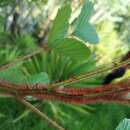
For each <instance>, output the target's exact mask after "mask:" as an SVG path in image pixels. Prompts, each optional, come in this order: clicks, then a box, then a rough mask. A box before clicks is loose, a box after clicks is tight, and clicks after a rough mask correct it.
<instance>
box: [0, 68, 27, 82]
mask: <svg viewBox="0 0 130 130" xmlns="http://www.w3.org/2000/svg"><path fill="white" fill-rule="evenodd" d="M0 79H2V80H7V81H9V82H12V83H19V82H22V81H24V80H25V76H24V74H23V73H22V71H21V70H19V69H18V67H10V68H8V69H6V70H2V71H0Z"/></svg>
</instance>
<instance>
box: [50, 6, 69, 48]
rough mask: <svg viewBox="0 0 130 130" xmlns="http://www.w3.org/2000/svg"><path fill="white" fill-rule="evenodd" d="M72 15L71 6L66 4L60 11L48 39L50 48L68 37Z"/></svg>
mask: <svg viewBox="0 0 130 130" xmlns="http://www.w3.org/2000/svg"><path fill="white" fill-rule="evenodd" d="M70 15H71V6H70V4H66V5H65V6H63V7H62V8H61V9H59V11H58V14H57V16H56V18H55V20H54V22H53V26H52V29H51V31H50V33H49V37H48V42H49V45H50V47H55V46H56V45H57V44H58V43H59V42H60V41H62V40H63V39H64V38H65V36H66V35H67V32H68V28H69V18H70Z"/></svg>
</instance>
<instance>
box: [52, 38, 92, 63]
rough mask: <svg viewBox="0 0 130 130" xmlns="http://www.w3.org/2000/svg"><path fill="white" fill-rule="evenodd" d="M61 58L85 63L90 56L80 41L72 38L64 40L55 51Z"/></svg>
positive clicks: (87, 49)
mask: <svg viewBox="0 0 130 130" xmlns="http://www.w3.org/2000/svg"><path fill="white" fill-rule="evenodd" d="M54 50H55V51H56V52H58V53H60V54H61V55H62V56H65V57H69V58H71V59H73V60H76V61H79V62H80V61H85V60H87V59H88V57H89V56H90V54H91V52H90V50H89V48H88V47H87V46H86V45H85V44H84V43H83V42H81V41H79V40H77V39H74V38H66V39H64V40H63V41H62V42H61V44H59V45H58V46H57V47H56V48H55V49H54Z"/></svg>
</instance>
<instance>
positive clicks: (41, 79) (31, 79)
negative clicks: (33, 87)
mask: <svg viewBox="0 0 130 130" xmlns="http://www.w3.org/2000/svg"><path fill="white" fill-rule="evenodd" d="M49 82H50V81H49V77H48V74H47V73H45V72H41V73H39V74H35V75H32V76H28V77H26V80H25V81H24V83H29V84H36V83H43V84H49Z"/></svg>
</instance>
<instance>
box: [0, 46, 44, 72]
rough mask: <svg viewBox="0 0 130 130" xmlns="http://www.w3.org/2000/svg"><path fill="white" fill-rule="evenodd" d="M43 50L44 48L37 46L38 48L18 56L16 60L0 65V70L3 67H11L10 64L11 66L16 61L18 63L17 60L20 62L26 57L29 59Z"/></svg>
mask: <svg viewBox="0 0 130 130" xmlns="http://www.w3.org/2000/svg"><path fill="white" fill-rule="evenodd" d="M43 50H44V48H39V49H38V50H36V51H34V52H32V53H31V54H28V55H26V56H23V57H19V58H17V59H16V60H14V61H13V62H11V63H9V64H6V65H3V66H1V67H0V71H1V70H4V69H6V68H9V67H11V66H13V65H16V64H17V63H19V62H21V61H24V60H27V59H29V58H31V57H33V56H35V55H36V54H38V53H41V52H42V51H43Z"/></svg>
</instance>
